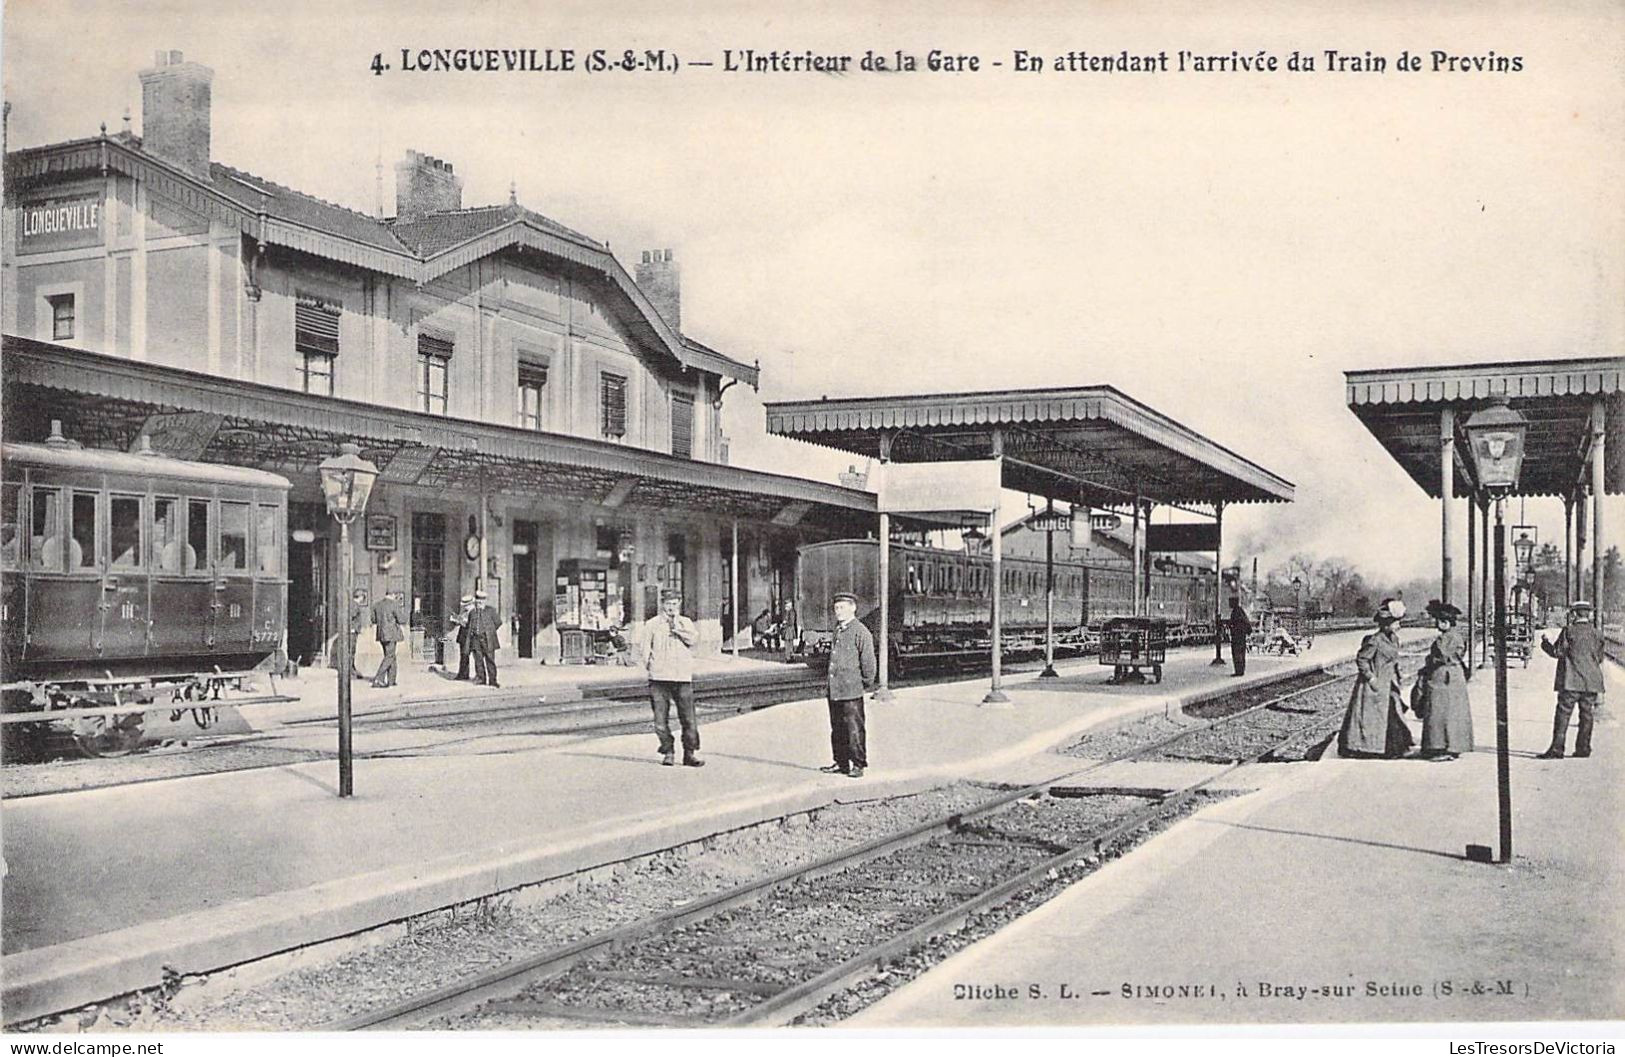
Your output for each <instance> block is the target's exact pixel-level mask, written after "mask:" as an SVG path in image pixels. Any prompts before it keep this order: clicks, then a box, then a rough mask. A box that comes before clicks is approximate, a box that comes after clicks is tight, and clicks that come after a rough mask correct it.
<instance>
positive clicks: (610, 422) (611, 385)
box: [598, 372, 626, 440]
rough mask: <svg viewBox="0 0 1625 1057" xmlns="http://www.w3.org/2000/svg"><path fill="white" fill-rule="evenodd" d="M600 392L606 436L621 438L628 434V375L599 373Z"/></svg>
mask: <svg viewBox="0 0 1625 1057" xmlns="http://www.w3.org/2000/svg"><path fill="white" fill-rule="evenodd" d="M598 392H599V397H600V401H601V403H602V406H603V422H604V436H605V437H609V438H613V439H616V440H619V439H620V438H622V437H624V436H626V376H625V375H621V374H610V373H608V372H605V373H603V374H601V375H599V376H598Z"/></svg>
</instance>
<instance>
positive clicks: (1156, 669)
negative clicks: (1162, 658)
mask: <svg viewBox="0 0 1625 1057" xmlns="http://www.w3.org/2000/svg"><path fill="white" fill-rule="evenodd" d="M1151 674H1152V675H1154V676H1156V677H1157V682H1158V683H1161V682H1162V665H1160V664H1153V665H1152V666H1151Z"/></svg>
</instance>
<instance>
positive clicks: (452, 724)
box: [4, 661, 1042, 800]
mask: <svg viewBox="0 0 1625 1057" xmlns="http://www.w3.org/2000/svg"><path fill="white" fill-rule="evenodd" d="M1041 663H1042V662H1041V661H1039V662H1030V661H1024V662H1016V663H1014V664H1011V665H1009V666H1007V670H1008V671H1010V672H1012V673H1019V672H1021V671H1028V670H1036V669H1037V668H1038V667H1039V666H1040V665H1041ZM963 677H964V672H963V671H961V670H958V669H951V670H940V671H935V672H917V673H916V674H914V675H912V676H909V677H907V678H900V679H894V680H893V681H892V685H893V686H895V687H899V688H901V687H905V686H916V685H928V684H931V683H937V682H946V681H951V680H954V679H958V678H963ZM823 687H824V683H823V679H822V677H821V676H819V675H817V674H815V673H812V672H810V671H808V670H805V669H796V670H792V671H790V672H787V673H786V674H784V675H783V676H775V677H774V678H771V679H766V680H763V679H729V680H717V681H714V682H711V683H706V682H703V681H702V682H701V683H700V684H699V689H698V698H699V699H698V701H697V709H696V714H697V718H698V719H699V721H700V722H701V723H702V724H703V723H714V722H718V721H720V720H723V719H729V718H731V717H734V716H738V715H742V714H745V713H748V712H754V711H758V710H760V709H764V708H769V707H772V706H774V705H779V704H784V703H786V702H790V701H800V700H805V699H807V698H812V697H818V696H820V695H821V694H822V693H823ZM538 696H539V692H538V691H536V690H534V689H532V690H528V691H521V690H516V691H515V692H514V693H513V694H511V695H505V696H502V697H474V698H471V697H448V698H445V699H442V700H425V701H416V702H410V703H406V704H403V705H402V706H400V707H398V708H395V709H391V710H389V711H386V712H382V713H376V714H371V715H362V716H359V717H357V720H356V724H355V729H356V731H357V732H358V733H362V734H366V733H371V732H381V731H414V730H420V731H424V732H425V733H426V734H430V733H434V734H441V735H443V734H445V733H446V732H451V733H453V734H461V735H463V737H460V738H457V737H454V738H451V739H447V738H445V737H426V738H425V739H424V740H423V741H422V742H421V743H414V744H408V745H396V746H393V747H390V748H384V749H376V750H362V751H358V752H356V754H355V758H356V759H358V760H367V759H398V758H401V757H411V756H417V755H424V754H429V753H434V754H445V753H448V752H458V751H480V750H479V749H478V747H477V743H479V742H482V741H484V740H486V739H490V738H496V737H512V736H525V737H572V738H591V737H612V736H614V735H618V734H634V733H641V732H643V731H646V730H648V729H649V713H648V707H649V706H648V692H647V690H646V688H645V686H644V685H643V684H642V683H635V682H630V681H629V682H627V683H624V684H611V685H607V686H598V687H591V688H588V691H587V696H586V697H584V698H583V699H582V700H579V701H572V702H560V703H555V704H540V705H539V704H538V703H537V698H538ZM332 723H333V720H332V719H331V718H325V717H324V718H319V719H309V720H299V721H295V722H293V723H289V724H287V725H286V726H285V727H282V728H280V729H278V730H275V731H270V732H265V733H256V734H248V735H225V736H222V737H219V738H210V737H201V738H195V739H192V741H191V744H190V745H188V746H185V747H176V748H162V749H159V750H157V751H150V750H149V751H143V752H138V753H134V754H132V755H129V756H125V757H122V758H119V759H116V760H78V759H62V760H54V761H49V762H45V763H34V764H31V763H26V762H23V761H17V760H8V761H7V763H6V769H5V770H6V773H7V778H6V784H5V787H4V795H5V799H7V800H21V799H26V798H29V797H35V796H48V795H51V794H53V793H60V792H69V791H78V790H83V789H105V788H111V787H121V786H131V785H143V784H150V783H154V782H163V781H172V780H174V779H177V778H188V777H195V776H198V775H205V774H223V773H238V772H249V771H263V770H273V769H276V768H279V767H288V766H292V765H297V764H302V763H320V762H324V761H331V760H333V759H335V758H336V756H337V749H336V746H335V747H334V748H326V747H320V748H311V747H304V746H290V745H287V744H286V741H287V734H288V733H289V732H290V731H299V730H319V729H322V728H324V727H330V726H331V725H332ZM493 751H512V750H511V749H509V748H503V749H501V750H493ZM64 755H77V754H72V753H64ZM41 767H43V768H46V771H41V772H39V774H40V778H39V779H38V780H36V779H35V778H33V777H32V776H28V775H27V774H26V772H28V771H30V770H33V769H36V768H41ZM47 777H48V778H49V779H50V780H49V781H46V780H44V779H45V778H47Z"/></svg>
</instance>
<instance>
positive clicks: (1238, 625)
mask: <svg viewBox="0 0 1625 1057" xmlns="http://www.w3.org/2000/svg"><path fill="white" fill-rule="evenodd" d="M1226 623H1227V624H1228V625H1229V626H1230V664H1231V667H1232V668H1233V669H1234V670H1233V671H1231V673H1230V674H1231V675H1246V674H1247V636H1248V635H1251V634H1252V632H1253V622H1252V621H1250V620H1248V619H1247V611H1246V610H1245V609H1242V608H1241V599H1239V598H1231V599H1230V619H1229V620H1228V621H1226Z"/></svg>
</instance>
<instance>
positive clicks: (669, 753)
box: [638, 590, 705, 767]
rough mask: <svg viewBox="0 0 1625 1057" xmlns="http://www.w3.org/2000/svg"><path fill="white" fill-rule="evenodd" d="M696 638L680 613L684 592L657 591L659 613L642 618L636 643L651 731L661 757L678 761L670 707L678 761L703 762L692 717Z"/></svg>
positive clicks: (666, 762) (686, 763)
mask: <svg viewBox="0 0 1625 1057" xmlns="http://www.w3.org/2000/svg"><path fill="white" fill-rule="evenodd" d="M698 641H700V635H699V632H698V631H696V630H695V628H694V622H693V621H692V620H690V619H688V618H687V617H685V616H683V593H682V592H681V591H672V590H666V591H662V592H660V615H659V616H656V617H653V618H651V619H649V620H646V621H644V622H643V633H642V634H641V635H640V636H639V638H638V646H639V647H640V648H641V651H642V653H643V666H644V668H645V669H646V670H647V671H648V673H649V705H650V707H651V708H653V709H654V720H655V737H657V738H659V739H660V762H661V763H662V764H664V765H665V766H667V767H671V766H673V765H675V764H676V763H677V758H676V753H675V749H676V746H675V745H674V744H673V743H672V736H671V707H672V705H676V706H677V722H678V723H679V724H680V725H681V726H682V728H683V766H684V767H704V766H705V761H704V760H702V759H700V728H699V724H698V723H696V722H695V721H694V655H693V653H692V652H690V651H692V650H693V649H694V644H695V643H696V642H698Z"/></svg>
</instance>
